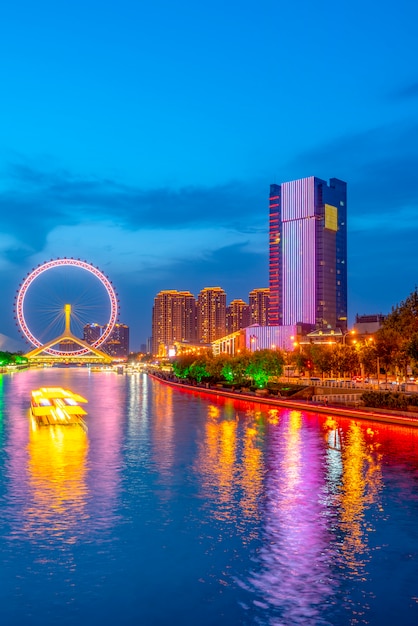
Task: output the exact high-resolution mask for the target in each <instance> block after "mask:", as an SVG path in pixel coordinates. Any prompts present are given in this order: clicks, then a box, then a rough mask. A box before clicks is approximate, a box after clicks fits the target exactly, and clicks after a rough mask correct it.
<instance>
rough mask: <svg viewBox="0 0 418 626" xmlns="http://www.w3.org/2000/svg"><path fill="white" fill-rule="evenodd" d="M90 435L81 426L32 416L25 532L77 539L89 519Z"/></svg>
mask: <svg viewBox="0 0 418 626" xmlns="http://www.w3.org/2000/svg"><path fill="white" fill-rule="evenodd" d="M87 450H88V439H87V435H86V432H85V431H84V429H83V428H81V427H80V426H53V427H50V428H46V427H38V426H36V424H35V422H34V421H33V420H31V425H30V435H29V443H28V467H27V469H28V475H29V484H28V491H27V504H26V506H25V508H24V510H23V516H22V529H21V530H22V533H23V534H24V535H26V537H30V538H34V537H36V536H37V535H39V536H45V535H48V536H49V537H50V538H53V537H55V538H59V539H61V540H62V541H65V542H67V543H74V542H75V540H76V538H77V537H78V536H79V535H80V534H82V532H83V521H84V520H85V519H86V495H87V485H86V458H87Z"/></svg>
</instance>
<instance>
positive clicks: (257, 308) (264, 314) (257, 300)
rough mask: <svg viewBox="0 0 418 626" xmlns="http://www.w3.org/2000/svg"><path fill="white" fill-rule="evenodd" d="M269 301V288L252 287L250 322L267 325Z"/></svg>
mask: <svg viewBox="0 0 418 626" xmlns="http://www.w3.org/2000/svg"><path fill="white" fill-rule="evenodd" d="M269 302H270V289H269V288H268V287H265V288H262V289H253V290H252V291H250V296H249V307H250V324H259V325H260V326H267V324H268V323H269V322H268V314H269Z"/></svg>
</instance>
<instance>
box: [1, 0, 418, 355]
mask: <svg viewBox="0 0 418 626" xmlns="http://www.w3.org/2000/svg"><path fill="white" fill-rule="evenodd" d="M417 22H418V5H417V4H416V3H415V2H414V1H413V0H409V1H407V0H400V1H399V2H397V3H396V4H395V5H394V4H393V3H389V2H386V1H383V2H381V3H377V2H371V1H370V0H363V1H362V2H360V1H358V0H351V1H350V2H340V3H335V2H331V1H330V0H322V1H321V0H319V1H317V2H310V1H308V0H294V1H293V2H283V1H279V0H276V1H267V0H259V1H258V2H245V1H244V2H240V3H238V2H235V1H233V2H229V3H228V2H225V1H223V2H220V1H218V0H214V1H213V2H211V3H210V4H209V5H204V4H201V3H195V2H190V1H185V0H178V1H177V2H175V3H174V2H169V1H165V0H155V1H154V2H152V3H145V2H142V1H141V0H137V1H136V2H134V1H133V0H118V2H116V1H112V2H109V1H108V2H106V1H105V0H101V1H100V2H99V1H96V0H84V1H83V2H82V1H81V0H71V1H70V0H68V1H66V0H62V1H61V2H59V3H58V2H56V1H52V0H51V1H45V0H39V1H38V2H36V3H34V2H32V1H29V0H25V1H22V0H15V1H14V2H13V3H7V4H6V3H3V6H2V8H1V9H0V55H1V57H0V58H1V63H0V81H1V94H2V95H1V98H0V214H1V228H0V281H1V283H0V284H1V288H2V294H3V306H2V309H1V312H0V348H1V345H3V347H4V346H6V347H9V348H13V347H14V344H13V341H15V340H17V339H18V338H19V334H18V331H17V328H16V326H15V323H14V319H13V315H14V313H13V298H14V295H15V291H16V288H17V287H18V285H19V283H20V282H21V281H22V279H23V278H24V276H25V275H26V274H27V273H28V272H29V271H30V270H31V269H32V267H33V266H35V265H37V264H38V263H41V262H43V261H45V260H49V259H51V258H55V257H61V256H74V257H80V258H82V259H85V260H87V261H89V262H91V263H93V264H94V265H98V266H99V267H100V268H101V269H102V270H103V271H104V272H105V273H106V274H107V276H109V278H111V280H112V281H113V283H114V284H115V286H116V288H117V291H118V294H119V298H120V320H121V321H122V322H124V323H127V324H129V326H130V327H131V337H132V342H131V349H133V350H136V349H138V348H139V345H140V343H142V342H145V340H146V338H147V337H148V336H149V334H150V330H151V311H152V305H153V298H154V296H155V295H156V294H157V293H158V291H160V290H161V289H186V290H190V291H191V292H192V293H194V294H195V295H197V294H198V292H199V291H200V289H202V288H203V287H206V286H217V285H219V286H221V287H223V288H224V289H225V291H226V292H227V298H228V301H230V300H232V299H233V298H237V297H241V298H243V299H244V300H247V299H248V293H249V291H250V290H251V289H253V288H255V287H264V286H268V250H267V242H268V237H267V234H268V233H267V229H268V192H269V185H270V183H273V182H276V183H280V182H283V181H287V180H293V179H296V178H301V177H304V176H311V175H314V176H318V177H320V178H323V179H325V180H328V179H329V178H331V177H337V178H341V179H342V180H345V181H347V183H348V194H349V195H348V216H349V218H348V247H349V257H348V278H349V283H348V286H349V320H350V321H351V322H353V321H354V317H355V314H356V313H360V314H363V313H377V312H382V313H387V312H389V311H390V309H391V307H392V305H395V304H397V303H399V302H400V301H402V300H403V299H405V298H406V297H407V296H408V295H409V293H410V292H411V291H412V290H414V289H415V286H416V284H417V278H416V276H417V272H416V267H417V266H418V246H417V244H416V241H417V235H418V176H417V173H418V115H417V114H418V64H417V59H418V38H417V37H416V24H417ZM5 338H10V340H6V339H5Z"/></svg>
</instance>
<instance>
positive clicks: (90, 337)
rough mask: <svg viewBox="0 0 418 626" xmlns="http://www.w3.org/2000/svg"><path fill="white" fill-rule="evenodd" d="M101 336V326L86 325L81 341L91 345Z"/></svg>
mask: <svg viewBox="0 0 418 626" xmlns="http://www.w3.org/2000/svg"><path fill="white" fill-rule="evenodd" d="M102 334H103V326H101V325H100V324H96V323H95V324H86V325H85V326H84V328H83V340H84V341H86V342H87V343H89V344H90V345H92V344H93V343H94V342H95V341H97V340H98V339H100V337H101V336H102Z"/></svg>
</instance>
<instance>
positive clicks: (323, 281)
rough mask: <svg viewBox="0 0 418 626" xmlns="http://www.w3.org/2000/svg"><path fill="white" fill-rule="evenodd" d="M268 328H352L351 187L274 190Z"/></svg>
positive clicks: (307, 185) (320, 184)
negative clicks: (349, 280)
mask: <svg viewBox="0 0 418 626" xmlns="http://www.w3.org/2000/svg"><path fill="white" fill-rule="evenodd" d="M269 281H270V307H269V324H270V325H273V326H275V325H279V326H291V325H294V324H299V323H300V324H304V325H305V326H306V325H308V326H311V328H312V329H321V328H322V329H325V328H340V329H341V330H342V331H345V330H346V328H347V185H346V183H345V182H343V181H341V180H338V179H337V178H331V179H330V182H329V184H327V183H326V181H324V180H321V179H319V178H316V177H314V176H311V177H309V178H303V179H300V180H294V181H291V182H286V183H282V184H281V185H276V184H273V185H271V186H270V225H269Z"/></svg>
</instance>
